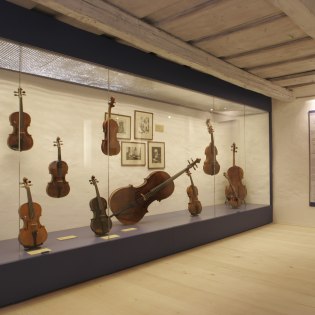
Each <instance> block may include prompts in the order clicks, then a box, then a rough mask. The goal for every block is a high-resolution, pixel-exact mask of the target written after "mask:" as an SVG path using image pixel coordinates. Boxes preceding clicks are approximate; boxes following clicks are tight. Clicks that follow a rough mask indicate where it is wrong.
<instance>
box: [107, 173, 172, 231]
mask: <svg viewBox="0 0 315 315" xmlns="http://www.w3.org/2000/svg"><path fill="white" fill-rule="evenodd" d="M170 178H171V177H170V175H169V174H167V173H166V172H163V171H156V172H152V173H151V174H150V175H149V176H148V177H147V178H145V179H144V183H143V184H142V185H141V186H138V187H134V186H132V185H130V186H127V187H123V188H120V189H117V190H116V191H114V192H113V193H112V194H111V196H110V201H109V204H110V209H111V211H112V212H113V214H114V215H115V216H116V218H117V219H118V220H119V221H120V222H121V223H122V224H126V225H128V224H135V223H137V222H139V221H140V220H141V219H142V218H143V217H144V215H145V214H146V213H147V212H148V206H149V205H150V204H151V203H152V202H153V201H155V200H157V201H161V200H162V199H166V198H168V197H169V196H170V195H171V194H172V193H173V191H174V189H175V185H174V182H173V181H169V182H167V184H166V185H164V187H163V188H162V189H161V190H159V191H158V192H157V193H156V194H154V195H152V196H149V197H146V195H147V194H148V193H150V191H151V190H153V189H154V188H155V187H157V186H158V185H160V184H162V183H164V182H165V181H167V180H168V179H170Z"/></svg>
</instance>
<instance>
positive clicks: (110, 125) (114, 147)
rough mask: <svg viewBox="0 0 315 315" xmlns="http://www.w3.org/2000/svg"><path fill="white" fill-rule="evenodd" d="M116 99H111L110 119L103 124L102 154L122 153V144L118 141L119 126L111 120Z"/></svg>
mask: <svg viewBox="0 0 315 315" xmlns="http://www.w3.org/2000/svg"><path fill="white" fill-rule="evenodd" d="M114 104H115V98H114V97H111V98H110V101H109V102H108V119H106V120H105V121H104V122H103V132H104V140H102V152H103V153H104V154H106V155H117V154H118V153H119V152H120V144H119V141H118V140H117V132H118V124H117V122H116V121H115V120H114V119H111V111H112V107H114V106H115V105H114Z"/></svg>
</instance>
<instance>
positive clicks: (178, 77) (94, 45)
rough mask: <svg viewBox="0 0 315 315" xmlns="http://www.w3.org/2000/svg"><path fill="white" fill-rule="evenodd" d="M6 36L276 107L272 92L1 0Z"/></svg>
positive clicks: (0, 24) (0, 29)
mask: <svg viewBox="0 0 315 315" xmlns="http://www.w3.org/2000/svg"><path fill="white" fill-rule="evenodd" d="M0 37H3V38H6V39H8V40H11V41H15V42H19V43H23V44H26V45H30V46H35V47H38V48H41V49H45V50H49V51H54V52H56V53H60V54H63V55H67V56H70V57H74V58H77V59H80V60H85V61H87V62H92V63H96V64H99V65H103V66H105V67H108V68H112V69H115V70H119V71H123V72H127V73H130V74H134V75H138V76H141V77H145V78H149V79H153V80H157V81H161V82H165V83H169V84H172V85H176V86H179V87H183V88H187V89H190V90H194V91H197V92H201V93H205V94H208V95H212V96H215V97H219V98H223V99H226V100H229V101H232V102H236V103H240V104H244V105H249V106H253V107H255V108H259V109H263V110H266V111H268V112H270V111H271V98H269V97H267V96H264V95H262V94H259V93H256V92H253V91H250V90H246V89H243V88H241V87H238V86H236V85H233V84H231V83H228V82H225V81H223V80H220V79H218V78H215V77H213V76H210V75H208V74H204V73H201V72H199V71H196V70H193V69H191V68H189V67H186V66H182V65H178V64H176V63H173V62H171V61H168V60H165V59H162V58H159V57H157V56H156V55H154V54H149V53H145V52H143V51H140V50H138V49H135V48H133V47H130V46H126V45H123V44H121V43H117V42H116V41H115V40H113V39H109V38H107V37H105V36H98V35H95V34H92V33H89V32H86V31H83V30H80V29H77V28H75V27H72V26H70V25H68V24H65V23H62V22H60V21H58V20H56V19H54V18H53V17H51V16H48V15H45V14H43V13H40V12H37V11H31V10H27V9H24V8H22V7H19V6H17V5H14V4H11V3H8V2H6V1H1V2H0Z"/></svg>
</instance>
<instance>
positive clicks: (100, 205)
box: [94, 183, 102, 211]
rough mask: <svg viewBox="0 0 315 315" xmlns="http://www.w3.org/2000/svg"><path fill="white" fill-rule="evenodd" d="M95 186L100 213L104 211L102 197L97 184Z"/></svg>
mask: <svg viewBox="0 0 315 315" xmlns="http://www.w3.org/2000/svg"><path fill="white" fill-rule="evenodd" d="M94 186H95V192H96V198H97V202H98V207H99V209H100V211H101V210H102V203H101V196H100V192H99V190H98V187H97V184H96V183H94Z"/></svg>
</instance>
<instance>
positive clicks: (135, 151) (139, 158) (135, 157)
mask: <svg viewBox="0 0 315 315" xmlns="http://www.w3.org/2000/svg"><path fill="white" fill-rule="evenodd" d="M145 164H146V150H145V143H141V142H124V141H122V142H121V165H123V166H145Z"/></svg>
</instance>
